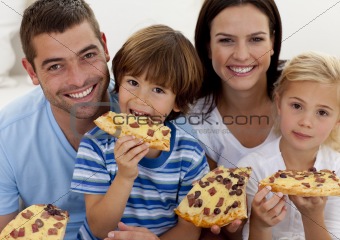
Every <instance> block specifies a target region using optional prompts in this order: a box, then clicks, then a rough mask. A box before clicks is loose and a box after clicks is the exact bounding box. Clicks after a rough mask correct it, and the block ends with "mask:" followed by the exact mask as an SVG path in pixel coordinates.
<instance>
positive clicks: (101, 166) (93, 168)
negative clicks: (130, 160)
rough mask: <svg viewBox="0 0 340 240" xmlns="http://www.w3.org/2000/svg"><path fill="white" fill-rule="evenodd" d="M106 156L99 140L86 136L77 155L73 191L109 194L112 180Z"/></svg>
mask: <svg viewBox="0 0 340 240" xmlns="http://www.w3.org/2000/svg"><path fill="white" fill-rule="evenodd" d="M89 134H90V133H89ZM112 149H113V148H112ZM112 154H113V153H112ZM104 156H105V154H104V152H103V150H102V149H101V147H100V144H98V142H97V139H96V138H93V137H92V138H91V137H89V135H85V137H84V138H83V139H82V141H81V143H80V145H79V149H78V153H77V158H76V162H75V168H74V172H73V177H72V182H71V190H72V191H74V192H80V193H88V194H105V193H106V192H107V190H108V188H109V187H110V184H111V179H110V174H109V172H108V170H107V168H106V163H105V157H104Z"/></svg>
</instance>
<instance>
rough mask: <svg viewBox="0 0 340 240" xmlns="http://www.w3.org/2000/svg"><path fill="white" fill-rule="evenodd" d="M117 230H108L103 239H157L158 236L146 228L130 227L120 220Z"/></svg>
mask: <svg viewBox="0 0 340 240" xmlns="http://www.w3.org/2000/svg"><path fill="white" fill-rule="evenodd" d="M118 228H119V231H112V232H109V234H108V238H105V239H104V240H114V239H119V240H159V238H158V237H157V236H156V235H155V234H154V233H152V232H151V231H150V230H148V229H147V228H143V227H132V226H128V225H126V224H124V223H122V222H120V223H118Z"/></svg>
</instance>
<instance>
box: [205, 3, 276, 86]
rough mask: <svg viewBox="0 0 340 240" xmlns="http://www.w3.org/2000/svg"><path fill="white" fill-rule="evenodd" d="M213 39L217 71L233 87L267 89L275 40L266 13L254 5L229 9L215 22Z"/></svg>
mask: <svg viewBox="0 0 340 240" xmlns="http://www.w3.org/2000/svg"><path fill="white" fill-rule="evenodd" d="M210 39H211V40H210V45H209V51H210V58H211V60H212V65H213V68H214V70H215V72H216V73H217V75H218V76H219V77H220V78H221V79H222V80H223V81H224V82H225V83H226V84H228V85H229V87H230V88H232V89H234V90H238V91H245V90H248V89H251V88H253V87H254V86H255V85H259V84H260V85H262V86H263V87H266V80H267V78H266V72H267V70H268V68H269V65H270V57H271V55H273V53H274V52H273V50H272V48H273V41H274V40H273V39H272V38H271V35H270V31H269V20H268V17H267V16H266V15H265V14H264V13H262V12H261V11H260V10H258V9H257V8H256V7H254V6H253V5H251V4H245V5H241V6H234V7H228V8H226V9H224V10H223V11H222V12H220V13H219V14H218V15H217V16H216V17H215V18H214V20H213V21H212V23H211V30H210Z"/></svg>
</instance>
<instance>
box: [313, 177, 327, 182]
mask: <svg viewBox="0 0 340 240" xmlns="http://www.w3.org/2000/svg"><path fill="white" fill-rule="evenodd" d="M325 181H326V179H324V178H316V179H315V182H318V183H324V182H325Z"/></svg>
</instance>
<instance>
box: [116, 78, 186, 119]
mask: <svg viewBox="0 0 340 240" xmlns="http://www.w3.org/2000/svg"><path fill="white" fill-rule="evenodd" d="M175 99H176V95H175V94H174V93H173V92H172V90H171V89H168V88H164V87H161V86H158V85H156V84H153V83H151V82H150V81H146V80H145V75H142V76H140V77H133V76H127V75H124V76H123V78H122V81H121V83H120V86H119V106H120V110H121V111H122V112H123V113H128V114H129V113H131V114H133V115H136V116H138V115H141V116H150V117H151V119H152V120H154V121H157V122H160V121H161V122H164V120H165V118H166V117H167V116H168V115H169V114H170V113H171V111H172V110H173V111H175V112H179V111H180V110H179V109H178V108H177V106H176V104H175Z"/></svg>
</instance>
